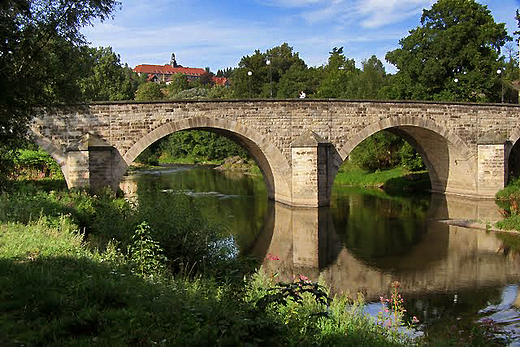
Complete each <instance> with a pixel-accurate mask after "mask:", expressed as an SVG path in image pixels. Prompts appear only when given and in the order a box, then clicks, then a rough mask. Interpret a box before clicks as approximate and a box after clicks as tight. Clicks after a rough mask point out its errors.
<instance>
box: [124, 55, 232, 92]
mask: <svg viewBox="0 0 520 347" xmlns="http://www.w3.org/2000/svg"><path fill="white" fill-rule="evenodd" d="M133 70H134V72H136V73H137V74H139V76H141V75H142V74H147V75H148V81H150V82H156V83H160V82H164V83H168V82H170V80H171V78H172V76H173V75H175V74H184V75H185V76H186V78H187V79H188V81H195V80H198V79H199V78H200V77H201V76H202V75H203V74H204V73H205V72H206V70H204V69H201V68H193V67H183V66H182V65H178V64H177V61H176V60H175V54H174V53H172V58H171V60H170V64H167V65H146V64H142V65H137V66H136V67H135V68H134V69H133ZM213 82H215V84H219V85H223V86H225V85H228V80H227V78H224V77H213Z"/></svg>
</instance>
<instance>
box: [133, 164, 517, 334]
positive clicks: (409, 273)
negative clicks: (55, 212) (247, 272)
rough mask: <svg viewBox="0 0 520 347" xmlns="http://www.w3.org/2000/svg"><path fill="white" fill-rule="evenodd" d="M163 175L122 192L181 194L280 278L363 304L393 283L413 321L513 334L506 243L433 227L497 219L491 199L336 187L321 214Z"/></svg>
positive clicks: (253, 184) (213, 181)
mask: <svg viewBox="0 0 520 347" xmlns="http://www.w3.org/2000/svg"><path fill="white" fill-rule="evenodd" d="M170 171H171V172H170V173H165V172H162V173H160V174H158V173H153V174H149V175H139V176H137V177H134V178H133V179H129V180H126V181H125V183H124V185H126V187H127V189H129V190H130V191H134V192H138V191H140V190H141V189H142V188H143V187H145V188H146V190H151V191H155V192H156V194H185V195H189V196H191V197H192V198H193V199H194V200H196V201H197V202H198V204H199V206H200V207H201V210H203V212H204V213H205V214H206V216H207V217H208V218H209V219H210V220H214V221H220V222H222V223H225V224H226V225H227V226H228V229H229V230H230V234H233V236H234V239H235V241H236V242H237V245H238V249H239V250H240V252H241V253H243V254H244V253H249V254H253V255H255V256H256V257H257V258H258V259H261V260H262V265H263V268H264V270H265V271H267V272H269V273H274V272H276V273H278V274H279V279H280V280H285V281H291V280H292V279H293V277H294V276H298V275H300V274H304V275H306V276H308V277H310V278H311V279H314V280H318V278H320V277H321V278H322V279H323V281H324V282H325V283H326V284H327V285H328V286H330V287H331V290H332V291H333V292H335V293H341V292H343V293H351V294H355V293H357V292H361V293H363V294H364V295H365V297H366V299H367V300H368V301H378V298H379V296H380V295H383V294H388V292H389V288H390V284H391V283H392V282H393V281H396V280H397V281H399V282H400V283H401V288H400V289H401V293H403V294H404V296H405V298H407V305H408V307H407V308H408V309H409V310H410V311H414V314H417V315H419V316H420V319H421V320H422V321H428V322H435V321H436V320H437V321H445V320H446V319H447V317H451V318H453V319H463V318H461V317H464V316H467V317H469V318H468V319H469V320H475V319H478V318H480V317H481V316H488V317H491V318H493V319H497V321H498V322H500V323H502V324H504V325H506V327H507V329H509V330H510V331H512V333H513V336H516V335H517V333H516V331H517V330H518V327H517V325H516V322H517V321H519V320H520V317H519V314H518V307H519V305H520V304H519V303H520V295H519V290H518V286H517V284H518V283H520V259H519V256H518V252H514V251H511V250H510V245H511V244H512V242H511V240H510V238H511V237H508V238H502V237H500V236H498V237H497V235H496V234H494V233H486V231H485V230H476V229H469V228H464V227H460V226H455V225H449V224H446V223H444V222H442V220H446V219H452V220H453V219H461V220H462V219H464V220H466V219H468V220H498V219H500V218H501V216H500V213H499V211H498V208H497V207H496V205H495V204H494V202H493V201H492V200H487V201H482V200H470V199H467V198H463V197H457V196H444V195H438V194H433V195H427V196H422V197H414V198H403V197H390V196H388V195H386V194H384V193H382V192H381V191H368V190H359V189H339V188H338V187H336V188H335V189H334V191H333V198H332V204H331V206H330V207H323V208H311V209H301V208H291V207H289V206H286V205H283V204H279V203H273V202H268V201H267V194H266V192H265V186H264V185H263V182H262V180H261V179H252V178H251V177H247V176H244V175H239V174H234V175H227V174H225V173H223V172H216V171H215V170H208V169H193V168H190V167H181V168H175V169H170ZM129 182H134V183H129ZM134 184H135V185H134ZM515 242H516V243H518V238H516V241H515ZM273 259H278V260H273ZM369 306H370V305H369ZM374 307H376V305H374ZM443 324H445V322H444V323H443Z"/></svg>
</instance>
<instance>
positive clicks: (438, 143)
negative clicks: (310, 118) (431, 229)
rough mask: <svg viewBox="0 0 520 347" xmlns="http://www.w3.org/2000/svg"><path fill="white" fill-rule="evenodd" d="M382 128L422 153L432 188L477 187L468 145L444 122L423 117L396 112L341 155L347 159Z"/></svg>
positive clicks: (457, 191)
mask: <svg viewBox="0 0 520 347" xmlns="http://www.w3.org/2000/svg"><path fill="white" fill-rule="evenodd" d="M381 130H387V131H390V132H392V133H394V134H396V135H399V136H401V137H402V138H404V139H405V140H406V141H408V142H409V143H410V145H411V146H412V147H413V148H414V149H415V150H416V151H417V152H418V153H419V154H420V155H421V157H422V159H423V162H424V164H425V165H426V167H427V169H428V174H429V176H430V181H431V184H432V190H433V191H435V192H442V193H454V194H467V191H475V190H476V189H477V182H476V168H475V164H474V162H473V160H472V154H471V151H470V149H469V147H468V146H467V145H466V143H465V142H464V141H463V140H462V139H461V138H460V137H459V136H457V135H456V134H454V133H453V132H452V131H450V130H449V129H448V128H446V127H445V126H442V125H439V124H438V123H435V122H433V121H432V120H430V119H427V118H423V117H418V116H394V117H388V118H385V119H383V120H380V121H378V122H375V123H372V124H370V125H369V126H367V127H365V128H363V129H362V130H361V131H359V132H358V133H356V134H355V135H354V136H353V137H352V138H350V139H349V140H348V141H347V142H346V143H345V144H344V145H343V147H342V148H341V149H340V150H339V155H340V157H341V159H342V160H343V161H344V160H346V159H347V157H348V156H349V155H350V153H351V152H352V150H353V149H354V148H355V147H356V146H358V145H359V144H360V143H361V142H362V141H363V140H365V139H366V138H368V137H370V136H371V135H373V134H375V133H377V132H379V131H381ZM335 174H336V173H334V175H335Z"/></svg>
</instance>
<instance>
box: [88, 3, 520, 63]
mask: <svg viewBox="0 0 520 347" xmlns="http://www.w3.org/2000/svg"><path fill="white" fill-rule="evenodd" d="M120 1H121V8H120V9H119V10H117V11H116V12H115V13H114V19H111V20H106V21H105V22H103V23H95V24H94V25H93V26H92V27H87V28H85V29H83V33H84V34H85V36H86V38H87V41H89V42H90V43H91V46H95V47H100V46H103V47H107V46H110V47H112V49H113V50H114V52H116V53H118V54H119V55H120V57H121V62H122V63H123V64H124V63H127V64H128V65H129V66H130V67H132V68H133V67H135V66H137V65H139V64H157V65H163V64H168V63H169V61H170V57H171V54H172V53H175V56H176V59H177V63H178V64H181V65H183V66H185V67H200V68H206V67H209V68H210V70H211V71H213V72H217V71H218V70H219V69H226V68H230V67H231V68H234V67H237V66H238V63H239V62H240V59H241V58H242V57H243V56H247V55H252V54H254V52H255V50H257V49H258V50H260V52H262V53H263V52H265V51H266V50H268V49H271V48H273V47H276V46H279V45H281V44H283V43H284V42H286V43H287V44H288V45H289V46H290V47H292V48H293V51H294V52H298V54H299V56H300V58H302V59H303V60H304V61H305V63H306V64H307V65H308V66H321V65H324V64H326V63H327V60H328V57H329V52H330V51H332V49H333V48H334V47H338V48H339V47H343V52H344V54H345V56H346V57H348V58H353V59H355V61H356V64H357V65H358V66H360V65H361V62H362V61H363V60H366V59H368V58H370V57H371V56H372V55H376V56H377V57H378V58H379V59H380V60H381V61H383V62H384V63H385V67H386V69H387V72H391V73H393V72H395V68H394V67H393V66H392V65H390V64H388V63H386V62H385V60H384V57H385V54H386V52H389V51H391V50H394V49H396V48H399V40H400V39H402V38H404V37H406V36H407V35H408V33H409V31H410V30H411V29H414V28H416V27H417V26H419V25H420V18H421V14H422V11H423V9H425V8H426V9H429V8H431V6H432V5H433V4H434V3H435V1H432V0H147V1H143V0H120ZM478 2H479V3H481V4H482V5H486V6H487V7H488V9H489V10H490V11H491V14H492V15H493V17H494V19H495V22H497V23H505V24H506V28H507V31H508V33H509V34H510V35H512V33H513V32H514V31H515V30H518V29H517V22H516V20H515V18H514V17H515V11H516V9H520V0H478ZM511 49H515V50H516V51H517V48H516V47H515V45H513V44H511V45H510V50H511Z"/></svg>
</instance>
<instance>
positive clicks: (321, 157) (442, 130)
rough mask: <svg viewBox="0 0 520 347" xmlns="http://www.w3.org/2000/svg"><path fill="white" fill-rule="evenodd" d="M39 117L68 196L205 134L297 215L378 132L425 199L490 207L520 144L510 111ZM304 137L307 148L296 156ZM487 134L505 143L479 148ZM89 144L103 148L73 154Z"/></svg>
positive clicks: (316, 106)
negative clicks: (147, 154)
mask: <svg viewBox="0 0 520 347" xmlns="http://www.w3.org/2000/svg"><path fill="white" fill-rule="evenodd" d="M40 111H41V112H40V113H39V114H38V115H37V117H36V118H35V120H34V122H33V126H32V131H33V134H34V137H35V139H36V141H37V142H38V143H40V144H42V145H43V147H44V148H45V149H46V150H48V151H49V152H50V154H51V155H53V156H54V157H55V158H56V159H57V161H58V162H59V163H60V165H61V166H62V169H63V171H64V174H65V177H66V179H67V183H68V185H69V187H75V186H90V187H91V188H95V189H97V188H99V187H101V186H104V185H109V186H112V187H114V186H117V182H118V181H119V179H120V178H121V176H122V174H123V173H124V172H125V170H126V169H127V167H128V165H130V164H131V163H132V161H133V160H134V159H135V158H136V157H137V155H139V153H140V152H141V151H143V150H144V149H145V148H146V147H148V146H149V145H150V144H151V143H153V142H155V141H157V140H159V139H160V138H162V137H164V136H166V135H168V134H170V133H172V132H175V131H180V130H188V129H203V130H209V131H214V132H217V133H221V134H224V135H225V136H227V137H230V138H231V139H233V140H235V141H236V142H238V143H239V144H241V145H242V146H244V147H245V148H246V149H247V150H248V151H249V152H250V153H251V155H252V157H254V158H255V160H256V161H257V163H258V164H259V166H260V168H261V170H262V173H263V174H264V177H265V180H266V184H267V186H268V191H269V196H270V197H271V198H273V199H275V200H277V201H280V202H284V203H286V204H290V205H303V206H320V205H324V204H327V203H328V199H329V196H330V189H331V186H332V182H333V180H334V177H335V175H336V173H337V172H338V169H339V166H340V164H341V162H342V161H343V160H345V159H346V158H347V157H348V156H349V155H350V152H351V151H352V149H353V148H355V146H357V145H358V144H359V143H360V142H361V141H363V140H364V139H365V138H367V137H369V136H370V135H372V134H374V133H375V132H378V131H381V130H389V131H392V132H394V133H396V134H399V135H400V136H403V137H404V138H405V139H406V140H408V141H409V142H410V143H411V144H412V146H413V147H414V148H415V149H416V150H417V151H418V152H419V153H420V154H421V155H422V157H423V160H424V161H425V163H426V165H427V167H428V170H429V173H430V178H431V181H432V189H433V190H435V191H439V192H444V193H455V194H462V195H473V196H489V197H490V196H492V195H494V193H495V192H496V191H497V190H498V189H500V187H503V185H504V184H505V182H506V180H507V160H508V156H509V148H510V147H511V145H512V144H513V143H514V142H516V140H517V139H518V137H520V135H519V134H520V132H519V131H518V130H517V129H519V128H520V127H519V125H520V124H519V120H520V117H519V116H520V112H519V111H520V107H518V106H516V105H486V104H465V103H455V104H447V103H425V102H401V101H347V100H312V99H304V100H218V101H175V102H144V103H138V102H116V103H99V104H90V105H76V106H61V107H60V106H58V107H54V108H47V109H41V110H40ZM311 132H312V133H313V134H315V135H316V136H315V137H314V139H315V140H316V144H315V146H314V147H312V146H311V147H305V146H304V147H298V146H296V145H297V144H298V141H299V139H302V138H303V137H305V136H306V134H310V133H311ZM489 133H494V134H498V135H500V136H501V137H502V138H503V139H505V140H506V141H505V142H503V143H502V144H496V143H495V144H492V145H491V144H485V143H479V142H478V141H479V139H482V138H483V136H484V135H486V134H489ZM87 134H90V135H89V136H93V137H95V138H97V140H96V141H97V142H96V143H98V144H99V143H101V142H102V143H103V145H102V146H98V145H95V144H94V143H91V145H89V146H87V149H80V147H81V143H82V141H84V137H85V136H86V135H87ZM302 136H303V137H302ZM91 142H92V141H91ZM486 146H487V147H486ZM493 146H494V147H493ZM496 146H499V147H500V146H502V147H500V148H498V147H496ZM304 148H305V150H304ZM311 148H314V149H311ZM85 151H87V152H88V153H84V152H85ZM305 151H306V153H304V152H305ZM311 152H312V153H311ZM309 155H311V156H313V159H312V160H310V158H309ZM87 158H88V159H87ZM479 158H480V159H479ZM311 166H312V168H311ZM303 173H305V175H306V176H305V175H303ZM311 173H312V174H311ZM304 176H305V177H306V178H304ZM302 179H304V180H307V181H306V182H303V181H302ZM87 182H88V183H87ZM109 182H110V183H109ZM310 187H313V188H312V189H310ZM311 195H312V197H311Z"/></svg>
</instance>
